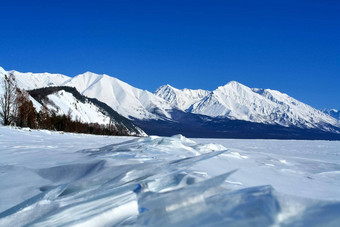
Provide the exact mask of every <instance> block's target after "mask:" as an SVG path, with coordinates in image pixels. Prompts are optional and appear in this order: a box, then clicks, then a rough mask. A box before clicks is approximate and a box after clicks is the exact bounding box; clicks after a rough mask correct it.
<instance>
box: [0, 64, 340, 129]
mask: <svg viewBox="0 0 340 227" xmlns="http://www.w3.org/2000/svg"><path fill="white" fill-rule="evenodd" d="M3 71H4V70H3ZM0 73H1V71H0ZM10 73H13V74H14V75H15V77H16V79H17V81H18V85H19V87H21V88H24V89H33V88H38V87H47V86H58V85H59V86H60V85H63V86H70V87H75V88H76V89H77V90H78V91H79V92H80V93H81V94H83V95H85V96H87V97H90V98H96V99H98V100H100V101H101V102H104V103H106V104H107V105H109V106H110V107H111V108H112V109H114V110H115V111H117V112H118V113H119V114H121V115H123V116H124V117H126V118H129V119H131V120H133V119H139V120H150V119H152V120H172V117H171V112H172V111H173V110H179V111H182V112H184V113H185V112H188V113H193V114H201V115H206V116H210V117H218V118H220V117H225V118H229V119H237V120H244V121H250V122H256V123H264V124H272V125H281V126H285V127H291V126H294V127H300V128H318V129H322V130H325V131H334V128H332V126H334V127H340V121H339V119H335V118H334V115H331V116H330V115H329V114H328V113H324V112H322V111H319V110H316V109H314V108H312V107H311V106H309V105H306V104H304V103H302V102H300V101H298V100H296V99H294V98H292V97H290V96H288V95H287V94H284V93H281V92H279V91H276V90H271V89H259V88H249V87H247V86H245V85H243V84H240V83H238V82H236V81H231V82H229V83H227V84H226V85H224V86H220V87H218V88H217V89H215V90H213V91H207V90H202V89H197V90H192V89H187V88H185V89H177V88H174V87H172V86H171V85H168V84H167V85H164V86H161V87H159V88H158V89H157V90H156V91H155V92H154V93H151V92H149V91H146V90H141V89H138V88H135V87H133V86H131V85H129V84H127V83H125V82H123V81H121V80H119V79H117V78H114V77H111V76H109V75H106V74H102V75H100V74H96V73H92V72H86V73H83V74H80V75H78V76H75V77H73V78H71V77H68V76H65V75H61V74H49V73H20V72H17V71H10Z"/></svg>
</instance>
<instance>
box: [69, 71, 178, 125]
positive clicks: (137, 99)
mask: <svg viewBox="0 0 340 227" xmlns="http://www.w3.org/2000/svg"><path fill="white" fill-rule="evenodd" d="M63 85H64V86H70V87H75V88H76V89H77V90H78V91H79V92H80V93H81V94H83V95H85V96H87V97H91V98H96V99H98V100H100V101H102V102H104V103H106V104H107V105H109V106H110V107H111V108H113V109H114V110H116V111H117V112H118V113H120V114H121V115H123V116H125V117H127V118H130V119H132V118H137V119H161V118H170V115H169V113H168V112H167V110H170V109H172V108H173V107H172V105H170V104H169V103H168V102H167V101H165V100H164V99H162V98H160V97H158V96H156V95H154V94H152V93H151V92H149V91H146V90H141V89H138V88H135V87H132V86H131V85H129V84H127V83H125V82H123V81H121V80H118V79H116V78H114V77H110V76H108V75H105V74H104V75H99V74H95V73H91V72H86V73H84V74H80V75H78V76H76V77H74V78H72V79H71V80H69V81H66V82H65V83H64V84H63Z"/></svg>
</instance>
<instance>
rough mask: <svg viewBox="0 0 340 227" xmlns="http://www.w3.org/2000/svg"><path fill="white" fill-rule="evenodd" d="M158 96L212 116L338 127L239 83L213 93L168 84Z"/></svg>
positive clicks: (271, 94)
mask: <svg viewBox="0 0 340 227" xmlns="http://www.w3.org/2000/svg"><path fill="white" fill-rule="evenodd" d="M155 94H156V95H157V96H159V97H162V98H163V99H164V100H166V101H168V102H169V103H171V104H172V105H173V106H175V107H177V108H179V109H181V110H183V111H186V112H190V113H195V114H202V115H207V116H210V117H228V118H231V119H238V120H245V121H250V122H257V123H265V124H279V125H282V126H286V127H288V126H298V127H307V128H320V127H322V128H324V129H327V125H336V126H339V122H338V121H337V120H336V119H334V118H333V117H330V116H329V115H327V114H325V113H323V112H321V111H319V110H316V109H314V108H312V107H310V106H308V105H306V104H304V103H302V102H300V101H298V100H296V99H294V98H292V97H290V96H288V95H287V94H283V93H281V92H279V91H275V90H270V89H257V88H253V89H251V88H249V87H247V86H245V85H242V84H240V83H238V82H236V81H231V82H229V83H228V84H226V85H224V86H221V87H218V88H217V89H216V90H214V91H205V90H189V89H183V90H180V89H176V88H173V87H171V86H169V85H165V86H162V87H160V88H158V89H157V90H156V92H155Z"/></svg>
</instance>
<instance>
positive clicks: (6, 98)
mask: <svg viewBox="0 0 340 227" xmlns="http://www.w3.org/2000/svg"><path fill="white" fill-rule="evenodd" d="M1 90H2V92H3V94H2V95H1V97H0V116H1V117H2V121H3V124H4V125H10V124H11V123H12V122H13V121H14V118H15V115H16V114H15V110H16V107H15V100H16V94H17V92H16V82H15V78H14V75H13V74H10V75H9V76H7V75H5V76H4V79H3V80H2V81H1Z"/></svg>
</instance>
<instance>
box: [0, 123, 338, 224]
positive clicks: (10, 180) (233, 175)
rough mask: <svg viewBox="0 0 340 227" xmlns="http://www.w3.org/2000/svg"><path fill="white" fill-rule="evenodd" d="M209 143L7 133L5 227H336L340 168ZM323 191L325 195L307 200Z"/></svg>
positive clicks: (2, 135)
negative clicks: (309, 191)
mask: <svg viewBox="0 0 340 227" xmlns="http://www.w3.org/2000/svg"><path fill="white" fill-rule="evenodd" d="M14 137H15V138H16V139H13V138H14ZM14 141H15V142H14ZM198 141H202V142H203V140H198ZM202 142H197V140H195V141H194V140H191V139H188V138H185V137H183V136H180V135H177V136H173V137H157V136H149V137H145V138H132V139H131V138H128V137H117V138H115V137H101V136H89V135H76V134H59V133H57V132H50V133H47V132H46V131H25V130H19V129H9V128H4V127H0V149H1V152H0V157H1V159H0V180H1V182H3V184H2V185H1V186H0V201H1V206H0V226H123V225H129V226H306V225H308V226H321V225H323V226H324V225H325V226H336V225H337V224H338V223H339V221H340V218H339V215H338V213H339V211H340V203H339V200H340V196H339V194H338V193H337V192H338V189H339V187H340V186H339V184H338V183H337V182H338V179H339V178H338V177H339V172H340V171H339V170H340V167H339V163H338V162H337V161H334V162H331V161H329V160H328V164H329V165H328V164H326V163H327V162H326V161H325V160H321V161H316V160H313V159H301V158H296V157H295V156H289V157H285V158H283V157H282V156H281V154H272V153H263V152H256V149H260V148H259V146H258V145H257V146H256V145H254V144H253V145H252V147H249V150H250V151H251V152H247V151H244V150H241V149H236V148H235V144H233V141H229V142H228V140H221V142H223V143H224V145H221V144H218V143H207V142H205V141H204V142H203V143H202ZM250 142H252V141H251V140H250ZM250 142H249V143H250ZM259 142H262V141H259ZM296 142H297V143H298V141H296ZM239 143H240V145H243V144H244V145H247V141H239ZM253 143H256V141H255V142H253ZM277 143H279V141H271V143H270V144H271V145H270V144H267V145H266V146H267V147H268V149H271V146H274V145H273V144H277ZM283 143H286V144H288V143H287V142H283ZM323 143H324V144H330V145H331V146H335V148H336V147H338V146H339V144H337V143H335V142H328V143H326V142H323ZM51 144H53V145H51ZM228 144H229V145H230V147H231V148H226V147H228ZM261 144H266V142H262V143H261ZM319 144H320V146H322V145H323V144H321V143H320V142H319ZM288 145H289V144H288ZM287 147H289V146H287ZM295 147H298V146H297V145H295ZM305 147H308V146H305ZM328 150H331V149H329V148H328ZM337 154H339V153H337ZM307 158H308V157H307ZM313 163H314V165H315V167H313ZM322 163H323V165H322ZM267 164H268V165H267ZM269 164H270V165H269ZM304 165H305V166H306V168H305V167H304ZM294 171H295V172H294ZM311 178H313V180H312V179H311ZM287 179H290V180H287ZM309 182H312V183H311V184H310V183H309ZM313 182H314V183H313ZM289 184H290V185H289ZM294 184H299V185H296V187H295V185H294ZM317 184H320V185H323V186H324V187H325V188H327V190H328V191H327V190H326V191H324V193H328V195H325V196H324V197H322V194H321V195H320V194H318V192H316V193H314V194H308V193H305V191H308V188H311V187H312V186H315V185H317ZM271 185H272V186H271ZM284 185H289V186H290V187H295V190H294V191H295V193H292V191H290V190H287V189H286V188H285V187H284ZM314 190H316V191H319V192H320V191H322V190H323V187H322V186H320V187H319V188H314ZM330 196H331V197H330ZM14 201H15V202H14Z"/></svg>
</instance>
